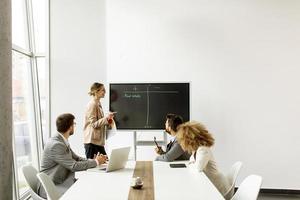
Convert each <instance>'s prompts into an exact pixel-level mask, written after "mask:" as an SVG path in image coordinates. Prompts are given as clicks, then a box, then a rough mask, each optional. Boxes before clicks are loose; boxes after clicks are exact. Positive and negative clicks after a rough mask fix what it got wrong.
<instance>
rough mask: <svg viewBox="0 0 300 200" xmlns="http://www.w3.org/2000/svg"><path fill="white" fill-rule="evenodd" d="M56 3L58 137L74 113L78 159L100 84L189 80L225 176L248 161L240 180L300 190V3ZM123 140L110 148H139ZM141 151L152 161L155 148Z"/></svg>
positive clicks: (195, 109) (54, 111) (194, 113)
mask: <svg viewBox="0 0 300 200" xmlns="http://www.w3.org/2000/svg"><path fill="white" fill-rule="evenodd" d="M50 4H51V5H50V9H51V10H50V26H51V27H50V48H51V50H50V54H51V55H50V62H51V64H50V67H51V90H50V91H51V99H50V100H51V120H52V121H51V124H52V133H53V131H54V123H55V118H56V116H57V115H58V114H60V113H63V112H72V113H74V114H75V115H76V117H77V122H78V126H77V132H76V133H75V135H74V136H72V137H71V145H72V147H73V149H74V150H75V151H76V152H79V153H80V154H82V155H83V145H82V121H83V113H84V107H85V105H86V103H87V102H88V100H89V97H88V95H87V92H88V89H89V86H90V84H91V83H92V82H94V81H101V82H104V83H107V82H169V81H170V82H187V81H188V82H191V98H192V99H191V101H192V102H191V103H192V104H191V109H192V110H191V117H192V119H195V120H198V121H201V122H203V123H204V124H206V125H207V127H208V129H209V130H211V132H212V133H213V134H214V136H215V137H216V147H215V150H214V152H215V156H216V158H217V160H218V163H219V165H220V167H221V169H222V170H224V171H225V170H227V169H228V168H229V166H230V165H231V164H232V163H233V162H234V161H236V160H241V161H243V163H244V168H243V169H242V174H241V176H240V177H241V178H244V177H245V176H246V175H248V174H252V173H256V174H260V175H262V176H263V178H264V182H263V187H264V188H286V189H299V182H298V180H300V173H299V169H300V161H299V159H298V157H299V152H300V145H299V144H298V143H299V141H300V140H299V139H300V134H298V132H299V131H300V128H299V126H297V121H298V119H299V115H300V106H299V105H300V95H299V94H298V92H297V91H298V90H299V85H300V80H299V79H298V77H299V73H300V68H297V65H299V64H300V60H299V58H298V57H299V56H298V55H297V54H299V52H300V49H299V47H300V40H299V37H297V36H298V35H300V34H299V32H300V13H299V12H298V11H299V8H300V2H299V1H296V0H286V1H282V0H260V1H253V0H242V1H233V0H228V1H226V3H225V1H221V0H210V1H205V0H197V1H196V0H188V1H179V0H164V1H159V0H152V1H150V0H143V1H141V0H109V1H106V2H104V0H89V1H83V0H77V1H75V2H74V1H71V0H52V1H51V2H50ZM105 7H106V9H105ZM107 100H108V98H106V99H105V102H103V103H104V107H105V109H106V110H107V106H108V104H107ZM121 134H122V133H118V135H116V136H115V137H114V138H112V139H111V140H110V141H109V142H108V143H109V144H114V143H117V145H126V144H130V143H131V141H132V138H130V137H129V136H130V133H124V134H123V135H121ZM140 137H142V136H140ZM140 152H141V153H143V155H146V156H145V157H147V158H149V157H151V156H153V155H150V154H151V153H153V151H152V147H149V148H148V149H146V150H144V149H143V148H141V149H140ZM142 159H143V158H142Z"/></svg>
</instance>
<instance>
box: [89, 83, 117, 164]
mask: <svg viewBox="0 0 300 200" xmlns="http://www.w3.org/2000/svg"><path fill="white" fill-rule="evenodd" d="M89 95H90V96H91V97H92V99H91V100H90V102H89V103H88V104H87V107H86V111H85V119H84V129H83V132H84V148H85V155H86V157H87V158H91V159H93V158H94V156H95V155H97V154H98V153H100V154H103V155H106V151H105V148H104V145H105V139H106V129H107V127H108V126H109V125H110V124H111V123H112V121H113V117H114V115H113V113H109V114H108V115H107V116H104V113H103V110H102V106H101V103H100V99H101V98H104V96H105V88H104V85H103V84H102V83H97V82H96V83H93V85H92V86H91V88H90V92H89Z"/></svg>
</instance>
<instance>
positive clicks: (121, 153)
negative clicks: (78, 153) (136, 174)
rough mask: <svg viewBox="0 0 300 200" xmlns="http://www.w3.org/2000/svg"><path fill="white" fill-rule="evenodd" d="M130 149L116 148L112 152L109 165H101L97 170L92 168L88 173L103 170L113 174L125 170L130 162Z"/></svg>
mask: <svg viewBox="0 0 300 200" xmlns="http://www.w3.org/2000/svg"><path fill="white" fill-rule="evenodd" d="M129 152H130V147H123V148H116V149H113V150H112V151H111V154H110V157H109V162H108V163H107V164H103V165H99V166H97V167H95V168H90V169H88V170H87V171H99V170H103V171H106V172H111V171H115V170H119V169H123V168H125V165H126V163H127V160H128V155H129Z"/></svg>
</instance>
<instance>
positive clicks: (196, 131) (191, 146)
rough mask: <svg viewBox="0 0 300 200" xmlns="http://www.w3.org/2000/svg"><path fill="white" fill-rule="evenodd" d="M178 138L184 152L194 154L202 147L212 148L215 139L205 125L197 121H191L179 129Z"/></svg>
mask: <svg viewBox="0 0 300 200" xmlns="http://www.w3.org/2000/svg"><path fill="white" fill-rule="evenodd" d="M176 138H177V140H178V142H179V144H180V145H181V147H182V148H183V150H185V151H188V152H189V153H192V152H193V151H197V149H198V147H200V146H207V147H211V146H213V145H214V141H215V139H214V138H213V137H212V135H211V134H210V133H209V132H208V131H207V129H206V128H205V126H204V125H202V124H200V123H199V122H196V121H189V122H186V123H184V124H181V125H180V126H179V127H178V131H177V134H176Z"/></svg>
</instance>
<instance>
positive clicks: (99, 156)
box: [95, 154, 107, 165]
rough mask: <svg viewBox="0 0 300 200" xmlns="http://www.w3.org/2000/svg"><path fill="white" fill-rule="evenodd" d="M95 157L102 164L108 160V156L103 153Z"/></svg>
mask: <svg viewBox="0 0 300 200" xmlns="http://www.w3.org/2000/svg"><path fill="white" fill-rule="evenodd" d="M95 159H96V160H97V161H98V163H99V165H101V164H104V163H105V162H106V160H107V156H106V155H102V154H98V155H97V156H96V158H95Z"/></svg>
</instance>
